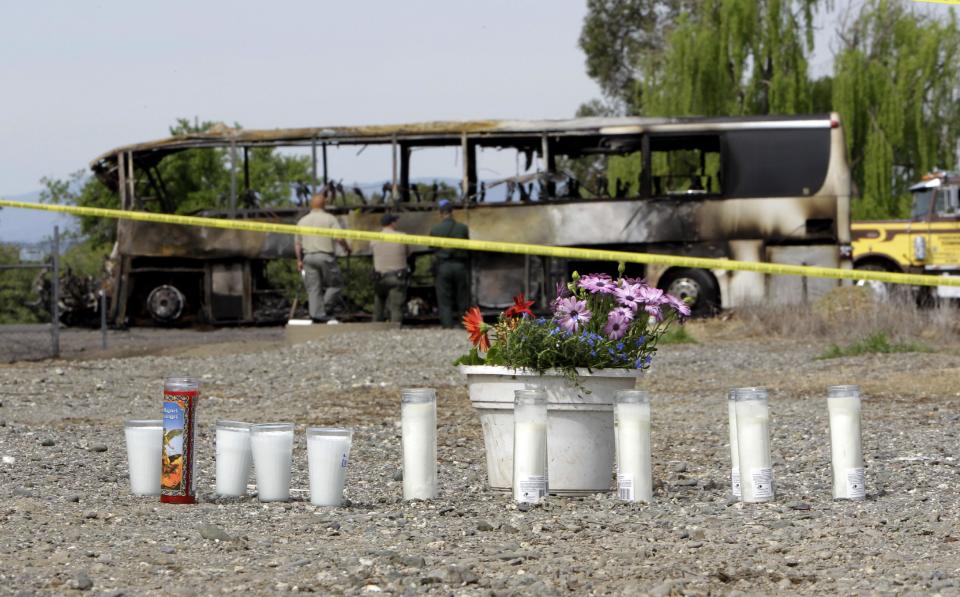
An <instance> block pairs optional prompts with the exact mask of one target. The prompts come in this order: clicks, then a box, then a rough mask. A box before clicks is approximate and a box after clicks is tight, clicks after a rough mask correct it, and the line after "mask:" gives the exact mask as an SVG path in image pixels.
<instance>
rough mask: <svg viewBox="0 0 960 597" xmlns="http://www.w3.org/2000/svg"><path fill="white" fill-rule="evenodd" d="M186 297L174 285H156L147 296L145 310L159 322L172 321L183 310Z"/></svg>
mask: <svg viewBox="0 0 960 597" xmlns="http://www.w3.org/2000/svg"><path fill="white" fill-rule="evenodd" d="M184 303H186V299H185V298H184V296H183V293H182V292H180V291H179V290H178V289H177V288H176V287H175V286H170V285H169V284H164V285H163V286H157V287H156V288H154V289H153V290H151V291H150V294H149V295H148V296H147V311H148V312H149V313H150V316H151V317H153V318H154V319H155V320H157V321H158V322H160V323H173V322H174V321H176V320H177V318H178V317H180V314H181V313H182V312H183V305H184Z"/></svg>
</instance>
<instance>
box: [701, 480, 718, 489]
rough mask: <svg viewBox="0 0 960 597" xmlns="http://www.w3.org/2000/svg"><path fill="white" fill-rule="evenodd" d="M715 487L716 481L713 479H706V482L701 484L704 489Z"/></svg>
mask: <svg viewBox="0 0 960 597" xmlns="http://www.w3.org/2000/svg"><path fill="white" fill-rule="evenodd" d="M717 487H718V485H717V482H716V481H714V480H713V479H707V482H706V483H704V484H703V488H704V489H716V488H717Z"/></svg>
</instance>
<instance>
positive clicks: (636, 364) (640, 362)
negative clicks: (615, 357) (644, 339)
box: [633, 357, 643, 369]
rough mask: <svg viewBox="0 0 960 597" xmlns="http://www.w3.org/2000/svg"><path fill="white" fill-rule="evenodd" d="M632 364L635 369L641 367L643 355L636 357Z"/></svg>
mask: <svg viewBox="0 0 960 597" xmlns="http://www.w3.org/2000/svg"><path fill="white" fill-rule="evenodd" d="M633 366H634V367H635V368H636V369H643V357H641V358H639V359H637V361H636V362H635V363H634V364H633Z"/></svg>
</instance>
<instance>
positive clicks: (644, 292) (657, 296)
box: [640, 286, 663, 305]
mask: <svg viewBox="0 0 960 597" xmlns="http://www.w3.org/2000/svg"><path fill="white" fill-rule="evenodd" d="M640 302H641V303H643V304H645V305H659V304H660V303H662V302H663V290H661V289H659V288H653V287H651V286H641V287H640Z"/></svg>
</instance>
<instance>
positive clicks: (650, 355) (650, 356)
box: [646, 354, 653, 365]
mask: <svg viewBox="0 0 960 597" xmlns="http://www.w3.org/2000/svg"><path fill="white" fill-rule="evenodd" d="M651 361H653V355H652V354H648V355H647V358H646V364H647V365H649V364H650V362H651Z"/></svg>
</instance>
